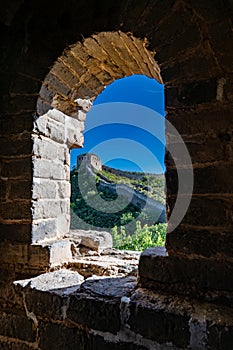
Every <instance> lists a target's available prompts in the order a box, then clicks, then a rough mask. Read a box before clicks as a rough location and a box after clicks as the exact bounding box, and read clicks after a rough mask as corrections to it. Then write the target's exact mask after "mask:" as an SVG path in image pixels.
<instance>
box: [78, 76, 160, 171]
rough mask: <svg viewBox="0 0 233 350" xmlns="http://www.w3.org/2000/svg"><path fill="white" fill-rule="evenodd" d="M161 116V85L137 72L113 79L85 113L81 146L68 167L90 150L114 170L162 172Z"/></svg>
mask: <svg viewBox="0 0 233 350" xmlns="http://www.w3.org/2000/svg"><path fill="white" fill-rule="evenodd" d="M164 115H165V112H164V86H163V85H162V84H159V83H158V82H157V81H156V80H154V79H149V78H147V77H145V76H141V75H134V76H131V77H126V78H123V79H119V80H116V81H115V82H114V83H112V84H111V85H109V86H107V87H106V89H105V90H104V91H103V92H102V93H101V94H100V95H99V96H98V97H97V98H96V100H95V101H94V104H93V106H92V108H91V110H90V111H89V113H88V114H87V119H86V122H85V131H84V147H83V148H81V149H74V150H73V151H72V152H71V169H72V168H73V166H74V165H76V158H77V156H78V155H79V154H81V153H87V152H92V153H95V154H97V155H98V156H99V157H100V158H101V160H102V162H103V164H106V165H108V166H111V167H114V168H117V169H122V170H128V171H143V172H150V173H161V172H163V171H164V170H165V167H164V150H165V147H164V144H165V130H164Z"/></svg>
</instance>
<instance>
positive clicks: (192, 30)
mask: <svg viewBox="0 0 233 350" xmlns="http://www.w3.org/2000/svg"><path fill="white" fill-rule="evenodd" d="M200 40H201V34H200V31H199V28H198V26H197V25H196V24H194V23H190V25H189V26H188V27H186V30H185V31H184V32H181V33H179V34H177V36H176V37H175V38H174V39H173V42H172V43H173V45H171V44H168V45H166V44H165V45H163V46H162V47H161V48H160V50H159V52H158V53H157V54H156V59H157V60H158V61H159V62H161V64H163V63H164V62H166V61H169V60H172V59H173V57H174V56H175V55H177V54H182V53H185V52H186V51H187V50H190V49H192V48H195V47H196V46H197V45H198V44H199V43H200Z"/></svg>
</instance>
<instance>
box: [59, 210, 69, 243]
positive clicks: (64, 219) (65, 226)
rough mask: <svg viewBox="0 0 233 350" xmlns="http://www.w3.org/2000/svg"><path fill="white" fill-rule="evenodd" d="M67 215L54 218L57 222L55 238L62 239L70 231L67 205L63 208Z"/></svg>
mask: <svg viewBox="0 0 233 350" xmlns="http://www.w3.org/2000/svg"><path fill="white" fill-rule="evenodd" d="M65 210H66V212H67V214H62V215H59V216H58V217H57V218H56V221H57V237H60V238H63V237H64V236H67V234H68V232H69V229H70V215H69V211H70V206H69V204H68V205H67V207H66V208H65Z"/></svg>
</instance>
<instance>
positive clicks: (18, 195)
mask: <svg viewBox="0 0 233 350" xmlns="http://www.w3.org/2000/svg"><path fill="white" fill-rule="evenodd" d="M9 185H10V191H9V199H30V198H31V196H32V183H31V181H20V180H17V181H14V182H9Z"/></svg>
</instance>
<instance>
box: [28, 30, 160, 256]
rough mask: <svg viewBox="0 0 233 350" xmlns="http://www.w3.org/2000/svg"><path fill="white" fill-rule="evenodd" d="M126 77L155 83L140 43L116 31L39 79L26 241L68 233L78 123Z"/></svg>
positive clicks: (67, 55)
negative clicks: (71, 154) (29, 227)
mask: <svg viewBox="0 0 233 350" xmlns="http://www.w3.org/2000/svg"><path fill="white" fill-rule="evenodd" d="M132 74H145V75H147V76H149V77H151V78H156V79H157V80H159V81H160V82H161V77H160V73H159V67H158V65H157V64H156V62H155V61H154V58H153V56H152V53H150V52H148V51H147V49H146V43H145V40H144V41H143V40H140V39H136V38H134V37H133V36H132V35H129V34H128V35H126V34H125V33H123V32H121V31H118V32H101V33H99V34H97V35H93V36H92V37H91V38H87V39H85V40H84V41H83V42H78V43H76V44H74V45H72V46H71V47H70V48H68V49H66V50H65V52H63V54H62V55H61V56H60V57H59V58H58V59H57V60H56V62H55V63H54V64H53V66H52V68H51V70H50V71H49V73H48V74H47V76H46V77H45V79H44V81H43V84H42V87H41V89H40V93H39V98H38V102H37V113H38V115H37V117H36V118H35V121H34V133H33V135H32V138H33V187H32V193H33V194H32V201H33V202H32V203H33V208H32V236H31V239H32V242H34V243H38V242H40V243H41V242H42V241H44V240H45V239H46V241H47V240H48V239H49V240H51V239H62V238H64V237H65V236H66V235H67V233H68V232H69V226H70V215H69V208H70V183H69V171H70V170H69V166H70V161H69V150H70V149H71V148H73V147H82V145H83V135H82V131H83V129H84V121H85V117H86V113H87V111H88V110H89V109H90V107H91V105H92V101H93V99H95V98H96V97H97V96H98V94H99V93H100V92H101V91H102V90H103V89H104V88H105V86H106V85H108V84H109V83H111V82H112V81H114V80H115V79H118V78H120V77H123V76H129V75H132ZM67 249H68V251H70V248H69V246H68V247H67ZM69 256H70V254H69V253H68V257H69ZM68 257H66V259H67V258H68Z"/></svg>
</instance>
